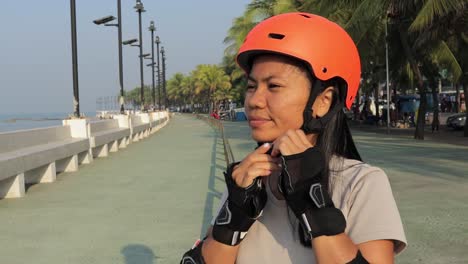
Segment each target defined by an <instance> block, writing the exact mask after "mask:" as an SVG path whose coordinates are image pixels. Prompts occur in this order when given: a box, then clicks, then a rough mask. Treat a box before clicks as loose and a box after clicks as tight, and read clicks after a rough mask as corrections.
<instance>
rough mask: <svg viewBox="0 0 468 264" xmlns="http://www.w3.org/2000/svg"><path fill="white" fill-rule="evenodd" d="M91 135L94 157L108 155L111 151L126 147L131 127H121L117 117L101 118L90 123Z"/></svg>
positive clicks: (90, 141) (90, 140)
mask: <svg viewBox="0 0 468 264" xmlns="http://www.w3.org/2000/svg"><path fill="white" fill-rule="evenodd" d="M90 132H91V135H90V137H89V143H90V147H91V149H92V153H93V157H94V158H96V157H107V156H108V155H109V152H117V151H118V150H119V148H126V147H127V144H128V141H129V140H128V138H129V137H130V128H128V127H119V121H118V120H117V119H108V120H100V121H96V122H91V123H90Z"/></svg>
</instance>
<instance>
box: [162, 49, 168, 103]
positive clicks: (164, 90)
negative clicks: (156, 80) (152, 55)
mask: <svg viewBox="0 0 468 264" xmlns="http://www.w3.org/2000/svg"><path fill="white" fill-rule="evenodd" d="M161 57H162V86H163V93H164V108H167V107H168V105H167V94H166V52H165V50H164V47H161Z"/></svg>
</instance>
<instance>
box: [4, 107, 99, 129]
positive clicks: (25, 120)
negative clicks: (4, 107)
mask: <svg viewBox="0 0 468 264" xmlns="http://www.w3.org/2000/svg"><path fill="white" fill-rule="evenodd" d="M83 114H84V115H85V116H87V117H92V118H94V117H95V116H96V113H95V112H87V113H83ZM70 115H71V113H21V114H1V113H0V133H2V132H10V131H15V130H25V129H33V128H41V127H51V126H61V125H62V120H63V119H65V118H68V116H70Z"/></svg>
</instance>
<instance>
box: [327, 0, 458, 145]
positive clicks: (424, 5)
mask: <svg viewBox="0 0 468 264" xmlns="http://www.w3.org/2000/svg"><path fill="white" fill-rule="evenodd" d="M330 2H332V1H330ZM340 2H341V3H339V4H337V3H330V4H329V5H326V3H325V1H321V2H320V3H322V5H319V7H320V8H321V9H322V10H332V12H329V13H330V14H336V13H337V11H336V10H339V9H340V8H342V7H343V5H345V6H347V10H352V11H353V13H352V16H351V17H350V18H349V20H348V21H347V22H346V24H345V26H344V27H345V29H346V30H347V31H348V32H349V33H350V35H351V36H352V38H353V39H354V40H355V42H356V43H357V45H358V47H362V46H368V45H366V44H364V45H363V43H367V42H369V41H372V40H376V38H371V37H370V36H377V37H378V36H382V34H378V31H381V30H382V28H380V29H379V25H384V23H386V22H387V19H388V20H389V21H390V22H391V25H392V26H391V27H390V31H389V35H390V36H389V39H398V42H399V45H398V46H399V47H401V50H402V51H403V54H404V59H405V60H406V61H407V63H408V64H409V66H410V68H411V71H412V76H413V77H414V80H415V83H416V86H417V89H418V92H419V93H420V95H421V103H420V108H419V110H418V120H417V126H416V131H415V138H416V139H424V123H425V118H424V117H425V112H426V91H425V87H424V82H423V74H422V73H421V69H420V66H421V62H422V61H424V60H426V59H425V57H426V56H427V50H428V47H437V46H439V47H441V44H440V43H439V42H436V41H432V40H433V39H431V41H428V40H427V36H428V35H429V36H432V35H437V34H438V33H440V32H441V31H443V29H441V28H437V27H431V26H432V25H433V24H436V23H434V21H435V20H436V19H437V20H439V19H441V17H445V16H449V15H450V14H454V13H459V12H460V10H466V1H464V0H427V1H423V0H416V1H405V0H373V1H371V0H361V1H357V0H354V1H351V0H349V1H340ZM333 11H334V12H333ZM342 17H344V18H345V16H342ZM439 35H440V34H439ZM424 37H426V40H425V39H424ZM370 46H372V45H370ZM422 47H424V48H422ZM360 50H362V49H361V48H360ZM431 50H432V51H433V52H436V49H432V48H431ZM439 52H440V49H439ZM447 52H448V50H447V49H445V53H446V54H447ZM361 54H362V52H361ZM365 57H366V56H364V58H365ZM449 57H450V56H445V58H449ZM453 59H454V57H452V62H451V63H449V65H455V64H456V63H454V62H453ZM403 65H406V63H401V64H400V67H403Z"/></svg>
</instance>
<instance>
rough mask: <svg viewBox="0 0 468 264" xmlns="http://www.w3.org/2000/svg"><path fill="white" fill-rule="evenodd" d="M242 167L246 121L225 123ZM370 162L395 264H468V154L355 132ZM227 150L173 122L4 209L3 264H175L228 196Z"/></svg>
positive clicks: (204, 129) (0, 219)
mask: <svg viewBox="0 0 468 264" xmlns="http://www.w3.org/2000/svg"><path fill="white" fill-rule="evenodd" d="M225 127H226V131H227V133H228V136H229V140H230V143H231V146H232V148H233V152H234V156H235V157H236V159H237V160H239V159H241V158H243V157H244V156H245V155H246V154H247V153H249V152H250V151H252V149H253V148H254V147H255V143H254V142H253V141H252V140H251V139H250V135H249V129H248V127H247V124H246V123H245V122H225ZM355 139H356V141H357V143H358V147H359V149H360V151H361V154H362V156H363V158H364V159H365V160H366V161H367V162H369V163H371V164H373V165H377V166H380V167H382V168H383V169H384V170H385V171H386V172H387V174H388V175H389V178H390V181H391V183H392V187H393V191H394V195H395V197H396V200H397V203H398V206H399V209H400V212H401V215H402V218H403V221H404V225H405V229H406V233H407V237H408V240H409V243H410V246H409V248H408V249H407V250H406V251H405V252H404V253H402V254H401V255H400V256H399V258H398V260H397V262H398V263H434V264H438V263H440V264H442V263H444V264H445V263H460V264H461V263H466V260H467V259H468V251H467V250H466V249H467V248H468V226H467V224H466V219H468V203H467V201H468V162H467V158H466V157H467V153H468V148H467V147H460V146H456V145H448V144H440V143H434V142H429V141H424V142H417V141H414V140H410V139H407V138H403V137H398V136H395V137H389V136H386V135H382V134H375V133H370V132H359V131H355ZM224 167H225V161H224V153H223V147H222V141H221V140H220V139H219V138H218V137H217V136H216V134H215V132H214V131H213V130H212V129H211V128H210V127H208V126H207V124H206V123H204V122H203V121H200V120H197V119H195V118H193V117H191V116H189V115H176V117H175V118H173V119H172V120H171V121H170V123H169V124H168V125H167V126H166V127H165V128H163V129H161V130H160V131H159V132H158V133H156V134H154V135H153V136H151V137H150V138H147V139H145V140H143V141H140V142H139V143H136V144H132V145H130V146H129V147H128V148H127V149H125V150H122V151H119V152H117V153H113V154H112V155H111V156H110V157H108V158H104V159H97V160H96V162H94V163H93V164H91V165H86V166H83V167H81V168H80V170H79V171H78V172H77V173H69V174H60V175H58V181H57V182H55V183H52V184H39V185H34V186H32V187H30V188H29V189H28V191H27V194H26V197H24V198H21V199H13V200H10V199H6V200H0V259H1V261H0V263H2V264H3V263H5V264H27V263H35V264H42V263H44V264H45V263H47V264H49V263H51V264H55V263H57V264H58V263H60V264H63V263H72V264H74V263H77V264H81V263H85V264H88V263H89V264H98V263H99V264H101V263H118V264H121V263H122V264H137V263H138V264H160V263H178V261H179V260H180V257H181V254H182V253H183V252H185V251H186V250H187V249H188V248H189V247H190V246H191V244H192V243H193V242H194V241H195V239H197V238H199V237H200V236H203V234H204V233H205V232H206V228H207V226H208V224H209V220H210V219H211V218H212V215H213V212H214V210H215V209H216V207H217V206H218V204H219V198H220V196H221V193H222V191H223V190H224V183H223V176H222V171H223V170H224Z"/></svg>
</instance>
